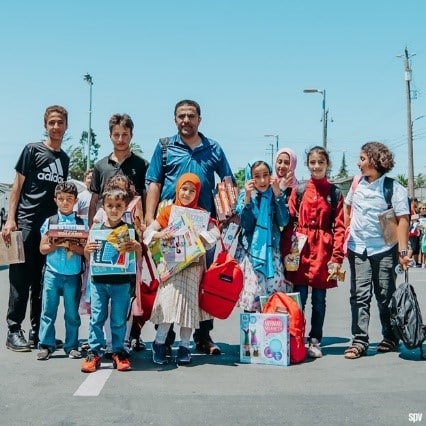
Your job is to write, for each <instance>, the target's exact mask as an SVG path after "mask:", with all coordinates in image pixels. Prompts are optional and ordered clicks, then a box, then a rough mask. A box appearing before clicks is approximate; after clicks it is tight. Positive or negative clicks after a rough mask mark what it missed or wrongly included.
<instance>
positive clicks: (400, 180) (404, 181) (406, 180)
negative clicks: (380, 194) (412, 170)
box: [396, 175, 408, 187]
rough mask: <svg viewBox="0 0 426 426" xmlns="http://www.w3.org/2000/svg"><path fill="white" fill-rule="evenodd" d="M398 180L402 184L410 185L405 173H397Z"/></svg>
mask: <svg viewBox="0 0 426 426" xmlns="http://www.w3.org/2000/svg"><path fill="white" fill-rule="evenodd" d="M396 180H397V181H398V182H399V183H400V184H401V185H402V186H405V187H407V186H408V179H407V178H406V177H405V175H397V176H396Z"/></svg>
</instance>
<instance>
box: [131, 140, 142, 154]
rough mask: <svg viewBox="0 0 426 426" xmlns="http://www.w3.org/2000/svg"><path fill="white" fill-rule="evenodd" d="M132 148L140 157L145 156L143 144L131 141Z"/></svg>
mask: <svg viewBox="0 0 426 426" xmlns="http://www.w3.org/2000/svg"><path fill="white" fill-rule="evenodd" d="M129 147H130V150H131V151H133V152H134V153H135V154H136V155H138V156H139V157H143V151H142V148H141V146H140V145H139V144H138V143H136V142H130V145H129Z"/></svg>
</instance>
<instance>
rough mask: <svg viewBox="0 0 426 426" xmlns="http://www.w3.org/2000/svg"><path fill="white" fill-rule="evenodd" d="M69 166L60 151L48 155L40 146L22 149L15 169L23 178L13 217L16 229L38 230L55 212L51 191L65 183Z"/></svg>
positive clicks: (42, 144) (34, 145)
mask: <svg viewBox="0 0 426 426" xmlns="http://www.w3.org/2000/svg"><path fill="white" fill-rule="evenodd" d="M69 162H70V159H69V157H68V155H67V154H66V153H65V152H64V151H62V150H61V151H59V152H56V151H52V150H50V149H49V148H48V147H47V146H46V145H45V144H44V142H36V143H29V144H28V145H26V146H25V148H24V149H23V151H22V153H21V155H20V157H19V159H18V162H17V163H16V166H15V170H16V171H17V172H18V173H21V174H22V175H24V176H25V181H24V184H23V187H22V191H21V196H20V199H19V203H18V208H17V213H16V220H17V225H18V228H19V229H32V230H37V229H40V227H41V225H42V224H43V222H44V221H45V219H46V218H48V217H49V216H52V215H54V214H55V213H56V212H57V210H58V207H57V206H56V204H55V200H54V196H55V187H56V185H57V184H58V183H61V182H63V181H65V180H66V179H67V176H68V167H69Z"/></svg>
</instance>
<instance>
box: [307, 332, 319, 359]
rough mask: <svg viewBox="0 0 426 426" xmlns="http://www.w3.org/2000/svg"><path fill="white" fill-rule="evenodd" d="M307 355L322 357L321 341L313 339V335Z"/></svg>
mask: <svg viewBox="0 0 426 426" xmlns="http://www.w3.org/2000/svg"><path fill="white" fill-rule="evenodd" d="M308 356H309V357H310V358H321V357H322V352H321V343H320V342H319V341H318V339H315V337H312V338H311V341H310V343H309V348H308Z"/></svg>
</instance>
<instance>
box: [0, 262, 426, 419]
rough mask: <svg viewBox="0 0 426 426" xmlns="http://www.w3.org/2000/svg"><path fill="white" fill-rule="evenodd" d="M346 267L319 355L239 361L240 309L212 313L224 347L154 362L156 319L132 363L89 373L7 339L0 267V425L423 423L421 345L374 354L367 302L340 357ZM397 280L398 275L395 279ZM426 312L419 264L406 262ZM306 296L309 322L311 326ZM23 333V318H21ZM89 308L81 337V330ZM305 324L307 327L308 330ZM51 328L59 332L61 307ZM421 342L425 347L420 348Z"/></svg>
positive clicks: (345, 322)
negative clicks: (359, 326) (188, 358)
mask: <svg viewBox="0 0 426 426" xmlns="http://www.w3.org/2000/svg"><path fill="white" fill-rule="evenodd" d="M348 275H349V274H347V278H346V280H347V281H346V282H345V283H343V284H341V285H340V286H339V287H338V288H337V289H334V290H330V291H329V292H328V296H327V314H326V323H325V327H324V336H325V337H324V338H323V354H324V356H323V357H322V358H320V359H316V360H307V361H306V362H304V363H303V364H299V365H292V366H289V367H281V366H267V365H248V364H241V363H240V362H239V313H240V311H239V310H238V309H235V310H234V312H233V314H232V316H231V317H230V318H228V319H227V320H215V329H214V331H213V333H212V336H213V338H214V340H215V341H216V342H217V343H218V344H219V346H220V347H221V349H222V351H223V354H222V355H221V356H208V355H203V354H197V353H196V352H195V351H194V350H193V362H192V364H191V365H189V366H184V367H177V366H176V365H174V364H173V363H171V364H169V365H166V366H157V365H154V364H153V363H152V361H151V350H150V343H151V342H152V339H153V337H154V327H153V325H152V324H151V323H148V324H147V325H146V326H145V328H144V330H143V333H142V337H143V339H144V340H145V341H146V342H147V346H148V348H147V349H146V350H145V351H143V352H140V353H133V354H132V365H133V370H132V371H128V372H118V371H116V370H113V369H112V364H111V362H110V361H107V360H104V361H103V363H102V368H101V369H100V370H98V371H97V372H96V373H93V374H84V373H81V372H80V365H81V360H72V359H68V358H67V357H65V354H64V353H63V351H61V350H58V351H56V352H55V353H54V354H53V356H52V358H51V359H50V360H48V361H37V360H36V351H34V350H33V351H32V352H29V353H15V352H12V351H10V350H8V349H6V347H5V343H4V342H5V339H6V333H7V327H6V321H5V317H6V310H7V301H8V289H9V283H8V271H7V269H3V270H0V301H1V302H0V318H1V321H0V338H1V339H3V340H2V343H1V345H0V363H1V365H2V366H3V367H2V368H1V373H0V380H1V384H2V386H1V392H0V424H5V425H6V424H7V425H27V424H28V425H29V424H31V425H99V424H101V425H109V424H121V425H140V424H143V425H145V424H146V425H261V424H268V425H273V424H277V425H313V424H319V425H364V424H373V425H404V424H412V423H415V421H416V422H417V423H419V424H422V423H426V374H425V368H426V362H424V361H420V360H419V350H415V351H409V350H406V349H405V348H404V346H403V345H401V347H400V350H399V352H394V353H389V354H377V353H376V347H377V344H378V342H379V341H380V340H381V335H380V325H379V322H378V312H377V307H376V304H375V301H374V299H373V302H372V318H371V322H370V342H371V344H370V348H369V351H368V356H366V357H363V358H360V359H357V360H347V359H345V358H344V356H343V352H344V350H345V348H346V347H347V346H348V344H349V343H350V338H351V334H350V307H349V286H348ZM400 280H401V278H400ZM410 282H411V283H412V284H413V285H414V287H415V289H416V292H417V296H418V299H419V303H420V307H421V309H422V311H423V313H424V316H425V317H426V270H422V269H412V270H411V271H410ZM309 303H310V302H309V300H308V305H307V316H308V318H307V324H308V325H309V312H310V306H309ZM23 329H24V330H26V332H27V334H26V335H27V336H28V320H26V321H25V323H24V324H23ZM87 330H88V317H87V316H84V317H83V318H82V326H81V329H80V334H81V338H82V339H85V338H87ZM308 331H309V326H308V329H307V332H308ZM57 337H59V338H61V339H63V338H64V326H63V310H62V306H61V307H60V312H59V314H58V319H57ZM424 348H425V351H426V347H424Z"/></svg>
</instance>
